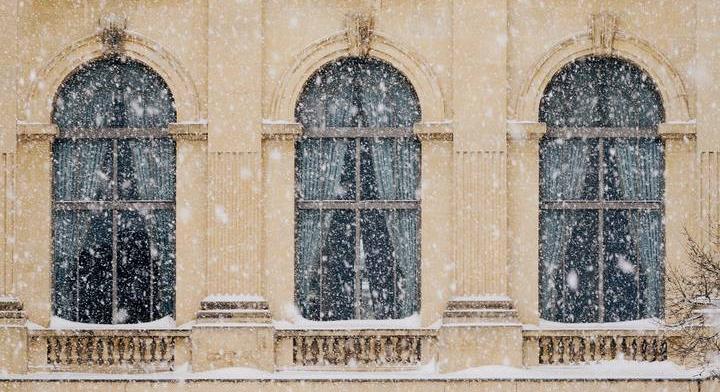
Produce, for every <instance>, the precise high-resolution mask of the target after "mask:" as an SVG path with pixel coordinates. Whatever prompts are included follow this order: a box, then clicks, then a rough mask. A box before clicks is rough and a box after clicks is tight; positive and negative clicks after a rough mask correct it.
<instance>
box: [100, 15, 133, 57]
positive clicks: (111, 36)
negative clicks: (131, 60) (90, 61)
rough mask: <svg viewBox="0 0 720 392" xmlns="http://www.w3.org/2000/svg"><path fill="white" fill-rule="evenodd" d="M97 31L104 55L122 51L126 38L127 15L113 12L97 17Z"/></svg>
mask: <svg viewBox="0 0 720 392" xmlns="http://www.w3.org/2000/svg"><path fill="white" fill-rule="evenodd" d="M98 29H99V30H100V32H99V33H98V35H99V37H100V42H102V45H103V52H104V53H105V55H114V54H120V53H122V52H123V51H124V50H125V48H124V44H125V41H126V40H127V17H124V16H118V15H114V14H110V15H106V16H104V17H102V18H100V19H98Z"/></svg>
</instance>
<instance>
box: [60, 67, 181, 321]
mask: <svg viewBox="0 0 720 392" xmlns="http://www.w3.org/2000/svg"><path fill="white" fill-rule="evenodd" d="M53 119H54V120H55V122H56V123H57V124H58V126H59V127H60V131H61V132H60V137H59V138H58V139H57V140H56V141H55V143H54V145H53V171H54V173H53V195H54V203H53V206H54V210H55V211H54V214H53V217H54V226H53V227H54V233H53V236H54V240H53V244H54V246H53V254H54V276H53V278H54V279H53V280H54V294H53V297H54V304H53V307H54V313H55V315H57V316H59V317H62V318H65V319H69V320H73V321H79V322H87V323H103V324H109V323H136V322H145V321H151V320H154V319H157V318H161V317H163V316H166V315H172V314H173V313H174V301H175V289H174V284H175V255H174V253H175V237H174V235H175V234H174V232H175V213H174V201H175V143H174V142H173V141H172V140H171V139H170V138H168V137H167V134H166V132H163V130H161V129H158V128H162V127H166V126H167V125H168V124H169V123H170V122H173V121H175V109H174V107H173V104H172V97H171V95H170V93H169V90H168V88H167V86H166V85H165V82H164V81H163V80H162V79H161V78H160V77H159V76H158V75H157V74H156V73H154V72H153V71H152V70H150V69H149V68H148V67H146V66H145V65H143V64H141V63H138V62H135V61H132V60H128V59H121V58H109V59H102V60H98V61H95V62H92V63H90V64H88V65H86V66H84V67H82V68H80V69H79V70H77V71H76V72H75V73H74V74H73V75H71V76H70V77H69V78H68V79H67V81H66V82H65V83H64V84H63V85H62V87H61V88H60V90H59V92H58V95H57V99H56V102H55V111H54V113H53ZM78 128H82V129H83V132H81V133H72V132H71V131H72V130H77V129H78ZM102 128H144V129H145V130H146V131H152V132H150V133H148V135H150V136H149V137H146V138H142V139H133V138H123V137H121V138H110V137H109V136H107V134H103V133H102V130H101V129H102ZM121 132H124V130H121ZM153 135H155V136H153Z"/></svg>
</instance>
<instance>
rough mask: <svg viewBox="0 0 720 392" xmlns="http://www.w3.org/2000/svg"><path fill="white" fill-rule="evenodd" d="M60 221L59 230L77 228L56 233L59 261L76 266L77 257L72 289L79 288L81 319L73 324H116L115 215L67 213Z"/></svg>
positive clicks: (78, 317)
mask: <svg viewBox="0 0 720 392" xmlns="http://www.w3.org/2000/svg"><path fill="white" fill-rule="evenodd" d="M73 215H75V216H74V217H73ZM58 218H59V223H58V226H65V225H68V226H69V225H74V226H73V227H67V226H66V227H64V228H62V229H61V230H62V231H61V232H60V233H57V232H56V242H55V244H56V251H55V252H56V253H57V254H58V256H56V260H58V258H57V257H60V258H63V259H64V260H67V262H68V263H69V264H71V265H72V263H73V261H74V257H73V256H74V255H77V275H76V276H77V277H78V279H77V280H76V281H74V282H73V284H72V286H75V285H77V290H78V291H77V298H78V306H79V310H78V316H77V319H75V318H74V317H73V318H71V320H76V321H79V322H83V323H97V324H108V323H110V322H112V213H111V212H110V211H102V212H92V213H91V212H86V211H82V212H80V211H78V212H74V211H67V212H65V211H63V212H62V213H61V212H58ZM58 226H56V228H57V227H58ZM58 261H59V260H58ZM61 263H62V262H61ZM56 271H57V270H56ZM57 278H60V276H58V275H56V279H57ZM56 282H57V281H56ZM61 286H62V284H61ZM65 288H70V285H68V286H65ZM73 288H74V287H73Z"/></svg>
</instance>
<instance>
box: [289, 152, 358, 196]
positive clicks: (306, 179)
mask: <svg viewBox="0 0 720 392" xmlns="http://www.w3.org/2000/svg"><path fill="white" fill-rule="evenodd" d="M355 143H356V142H355V140H352V139H303V140H301V141H300V142H298V143H297V158H296V159H297V162H296V174H295V175H296V179H297V192H298V196H299V198H300V199H302V200H354V199H355Z"/></svg>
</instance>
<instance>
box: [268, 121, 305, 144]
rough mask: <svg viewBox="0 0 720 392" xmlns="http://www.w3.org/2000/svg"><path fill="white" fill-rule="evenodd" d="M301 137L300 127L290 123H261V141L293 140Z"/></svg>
mask: <svg viewBox="0 0 720 392" xmlns="http://www.w3.org/2000/svg"><path fill="white" fill-rule="evenodd" d="M300 136H302V125H300V124H298V123H291V122H273V123H267V122H266V123H263V125H262V139H263V140H295V139H297V138H299V137H300Z"/></svg>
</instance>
